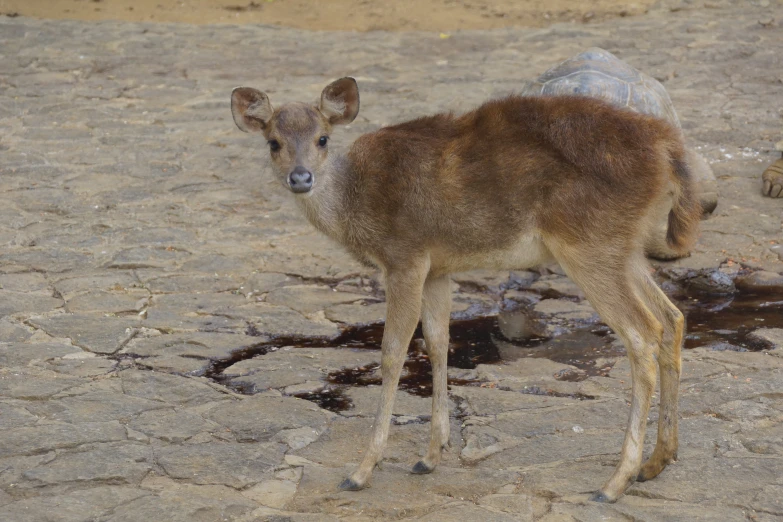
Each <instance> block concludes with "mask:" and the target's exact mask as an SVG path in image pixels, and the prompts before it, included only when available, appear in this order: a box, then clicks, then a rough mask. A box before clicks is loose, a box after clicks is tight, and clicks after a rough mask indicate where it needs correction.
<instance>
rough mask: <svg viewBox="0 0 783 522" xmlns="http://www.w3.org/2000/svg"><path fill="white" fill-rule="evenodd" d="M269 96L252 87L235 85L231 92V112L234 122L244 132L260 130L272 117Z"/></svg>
mask: <svg viewBox="0 0 783 522" xmlns="http://www.w3.org/2000/svg"><path fill="white" fill-rule="evenodd" d="M273 113H274V111H273V110H272V104H271V103H269V97H268V96H267V95H266V94H264V93H263V92H261V91H259V90H258V89H253V88H252V87H237V88H236V89H234V91H233V92H232V93H231V114H232V115H233V116H234V123H236V124H237V127H239V129H240V130H243V131H245V132H260V131H262V130H264V128H266V126H267V123H269V120H270V119H271V118H272V114H273Z"/></svg>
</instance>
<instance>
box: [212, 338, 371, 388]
mask: <svg viewBox="0 0 783 522" xmlns="http://www.w3.org/2000/svg"><path fill="white" fill-rule="evenodd" d="M379 361H380V353H379V352H378V351H377V350H361V349H346V348H293V347H290V346H289V347H283V348H280V349H279V350H276V351H274V352H270V353H266V354H264V355H259V356H256V357H254V358H253V359H247V360H245V361H240V362H238V363H236V364H233V365H231V366H229V367H228V368H226V369H225V370H223V375H224V376H226V377H229V378H230V382H231V383H232V384H234V385H240V384H241V385H244V386H248V385H252V386H253V389H255V390H258V391H261V390H265V389H268V388H283V387H287V386H293V385H296V384H302V383H305V382H307V381H321V382H324V381H325V380H326V377H327V376H328V375H329V374H330V373H331V372H336V371H338V370H341V369H343V368H362V367H367V366H370V365H372V364H377V363H378V362H379Z"/></svg>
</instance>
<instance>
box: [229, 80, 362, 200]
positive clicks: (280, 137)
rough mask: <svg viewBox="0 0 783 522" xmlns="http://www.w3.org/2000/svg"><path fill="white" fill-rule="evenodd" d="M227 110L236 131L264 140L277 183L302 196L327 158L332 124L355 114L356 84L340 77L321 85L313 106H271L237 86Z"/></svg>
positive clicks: (312, 185)
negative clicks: (261, 136) (319, 96)
mask: <svg viewBox="0 0 783 522" xmlns="http://www.w3.org/2000/svg"><path fill="white" fill-rule="evenodd" d="M231 113H232V114H233V116H234V122H235V123H236V124H237V127H239V128H240V129H241V130H243V131H245V132H253V133H261V134H263V136H264V137H265V138H266V140H267V143H268V144H269V153H270V155H271V157H272V164H273V165H274V167H275V170H276V172H277V175H278V177H279V178H280V180H281V181H282V183H283V184H284V185H285V186H286V187H288V189H289V190H291V192H293V193H294V194H308V193H310V192H311V191H312V190H313V189H314V188H315V187H316V186H317V185H318V178H319V173H320V172H321V171H322V169H323V167H324V166H325V165H326V163H327V161H328V157H329V136H330V134H331V131H332V126H334V125H345V124H347V123H351V122H352V121H353V120H354V118H356V115H357V114H358V113H359V88H358V86H357V85H356V80H354V79H353V78H341V79H339V80H337V81H335V82H332V83H330V84H329V85H327V86H326V88H325V89H324V90H323V92H321V99H320V100H319V101H318V103H316V104H313V105H310V104H306V103H288V104H285V105H282V106H280V107H278V108H277V109H273V108H272V104H271V103H269V97H268V96H267V95H266V94H264V93H263V92H261V91H259V90H257V89H253V88H251V87H237V88H236V89H234V91H233V92H232V93H231Z"/></svg>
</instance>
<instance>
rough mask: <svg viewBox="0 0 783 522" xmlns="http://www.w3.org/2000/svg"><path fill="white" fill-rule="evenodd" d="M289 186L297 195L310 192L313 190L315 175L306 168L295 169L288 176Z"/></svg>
mask: <svg viewBox="0 0 783 522" xmlns="http://www.w3.org/2000/svg"><path fill="white" fill-rule="evenodd" d="M288 186H289V187H291V192H293V193H295V194H303V193H305V192H309V191H310V189H311V188H313V175H312V174H311V173H310V171H309V170H307V169H306V168H304V167H295V168H294V170H292V171H291V174H289V175H288Z"/></svg>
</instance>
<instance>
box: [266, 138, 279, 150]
mask: <svg viewBox="0 0 783 522" xmlns="http://www.w3.org/2000/svg"><path fill="white" fill-rule="evenodd" d="M267 143H268V144H269V150H271V151H272V152H277V151H279V150H280V142H278V141H277V140H269V141H268V142H267Z"/></svg>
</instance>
